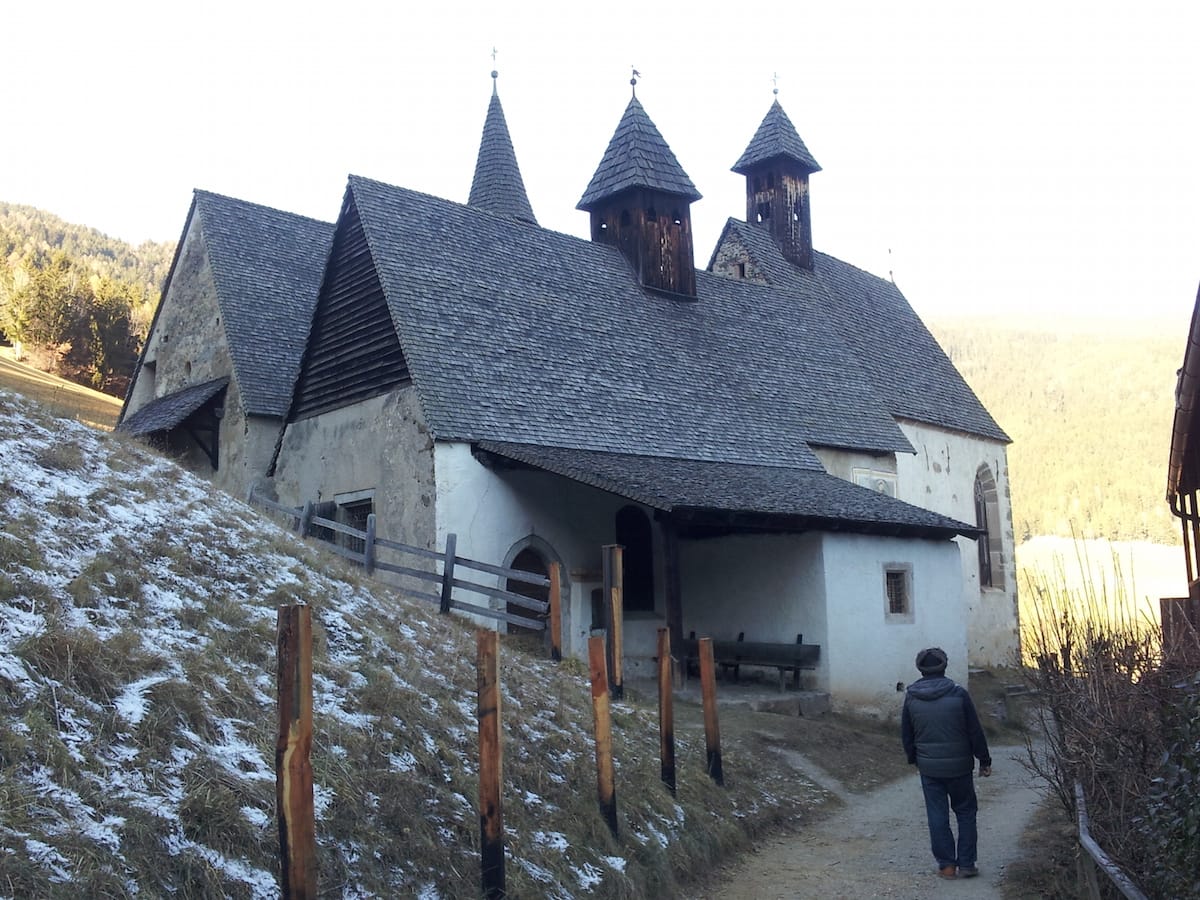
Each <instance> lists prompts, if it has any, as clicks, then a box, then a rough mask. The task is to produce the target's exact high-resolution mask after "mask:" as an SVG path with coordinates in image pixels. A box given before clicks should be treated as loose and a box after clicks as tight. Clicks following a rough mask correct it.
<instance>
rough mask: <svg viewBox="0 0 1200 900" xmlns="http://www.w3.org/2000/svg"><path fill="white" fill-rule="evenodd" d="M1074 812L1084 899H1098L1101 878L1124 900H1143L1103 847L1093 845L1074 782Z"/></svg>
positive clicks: (1079, 787)
mask: <svg viewBox="0 0 1200 900" xmlns="http://www.w3.org/2000/svg"><path fill="white" fill-rule="evenodd" d="M1075 813H1076V816H1077V819H1078V826H1079V846H1080V847H1081V848H1082V849H1083V851H1084V852H1083V853H1081V854H1079V868H1080V871H1081V874H1082V876H1083V883H1084V886H1085V889H1086V890H1087V896H1088V900H1101V898H1102V897H1103V896H1104V895H1103V894H1102V893H1101V892H1100V881H1099V876H1100V875H1104V877H1105V878H1106V879H1108V881H1110V882H1111V883H1112V884H1113V886H1114V887H1116V889H1117V890H1118V891H1120V892H1121V896H1122V897H1125V898H1126V900H1147V898H1146V895H1145V894H1143V893H1142V892H1141V891H1140V890H1138V887H1137V885H1135V884H1134V883H1133V880H1132V879H1131V878H1130V877H1129V876H1128V875H1126V874H1125V873H1124V872H1123V871H1121V869H1120V868H1119V867H1118V866H1117V864H1116V863H1114V862H1113V861H1112V858H1111V857H1109V855H1108V854H1107V853H1105V852H1104V848H1103V847H1101V846H1100V845H1099V844H1097V843H1096V840H1095V838H1093V837H1092V834H1091V831H1090V830H1089V828H1088V814H1087V804H1086V802H1085V801H1084V799H1083V785H1082V784H1080V783H1079V782H1078V781H1077V782H1075Z"/></svg>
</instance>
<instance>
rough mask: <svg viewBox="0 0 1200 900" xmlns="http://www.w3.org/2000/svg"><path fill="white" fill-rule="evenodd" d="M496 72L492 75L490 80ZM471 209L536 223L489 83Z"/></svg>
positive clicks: (502, 115) (502, 111) (510, 139)
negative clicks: (484, 210) (489, 92)
mask: <svg viewBox="0 0 1200 900" xmlns="http://www.w3.org/2000/svg"><path fill="white" fill-rule="evenodd" d="M495 77H496V73H495V72H493V73H492V78H493V79H494V78H495ZM467 203H468V204H469V205H470V206H475V207H478V208H479V209H486V210H487V211H488V212H493V213H498V214H500V215H504V216H513V217H514V218H517V219H524V220H525V221H526V222H533V223H534V224H537V219H536V218H534V215H533V207H531V206H530V205H529V197H528V196H527V195H526V194H525V182H524V181H523V180H522V178H521V169H520V168H519V167H518V166H517V154H516V151H515V150H513V143H512V138H511V137H509V134H508V123H507V122H505V120H504V110H503V108H501V106H500V95H499V93H498V92H497V91H496V86H495V82H494V81H493V84H492V99H491V102H490V103H489V104H488V111H487V118H486V119H485V120H484V123H483V138H482V140H480V142H479V157H478V159H476V161H475V178H474V180H473V181H472V182H471V196H470V199H468V200H467Z"/></svg>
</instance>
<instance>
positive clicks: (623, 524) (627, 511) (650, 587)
mask: <svg viewBox="0 0 1200 900" xmlns="http://www.w3.org/2000/svg"><path fill="white" fill-rule="evenodd" d="M616 524H617V543H618V544H620V545H621V546H622V547H624V548H625V550H624V563H625V565H624V569H625V571H624V585H625V609H626V610H628V611H631V612H653V611H654V542H653V538H652V532H651V528H650V518H649V517H648V516H647V515H646V514H645V513H644V512H642V511H641V510H640V509H638V508H637V507H636V506H625V507H622V508H621V509H620V510H619V511H618V512H617V523H616Z"/></svg>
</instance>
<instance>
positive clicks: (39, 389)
mask: <svg viewBox="0 0 1200 900" xmlns="http://www.w3.org/2000/svg"><path fill="white" fill-rule="evenodd" d="M5 349H7V348H0V352H2V351H3V350H5ZM0 388H8V389H9V390H11V391H14V392H16V393H18V394H23V395H24V396H26V397H31V398H33V399H34V400H37V401H38V402H39V403H41V404H42V405H43V406H44V407H46V408H47V409H48V410H50V411H51V412H53V413H54V414H55V415H58V416H65V417H67V418H71V419H78V420H79V421H80V422H84V423H86V424H88V425H93V426H95V427H96V428H103V429H105V430H106V431H108V430H112V429H113V428H115V427H116V424H117V416H119V415H120V414H121V401H120V400H118V399H117V398H116V397H112V396H110V395H108V394H102V393H100V391H93V390H92V389H91V388H86V387H83V385H79V384H75V382H73V381H67V380H66V379H65V378H59V377H58V376H57V375H51V374H49V373H47V372H43V371H41V370H40V369H35V368H33V367H32V366H27V365H25V364H24V363H19V362H14V361H13V360H11V359H9V358H8V357H7V356H4V355H0Z"/></svg>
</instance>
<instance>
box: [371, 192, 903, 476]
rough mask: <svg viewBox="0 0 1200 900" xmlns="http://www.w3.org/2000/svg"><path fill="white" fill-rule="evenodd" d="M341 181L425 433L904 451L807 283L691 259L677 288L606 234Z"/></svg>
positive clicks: (803, 459)
mask: <svg viewBox="0 0 1200 900" xmlns="http://www.w3.org/2000/svg"><path fill="white" fill-rule="evenodd" d="M348 191H349V194H350V195H352V197H353V201H354V207H355V209H356V210H357V214H358V215H359V216H360V217H361V220H362V225H363V230H364V233H365V235H366V239H367V243H368V245H369V247H370V252H371V256H372V260H373V263H374V266H375V269H376V271H377V273H378V275H379V279H380V283H381V285H382V288H383V292H384V295H385V297H386V300H387V304H388V306H389V308H390V310H391V314H392V319H393V321H394V323H395V326H396V331H397V334H398V335H399V337H400V343H401V346H402V347H403V350H404V354H405V358H406V359H407V361H408V366H409V369H410V372H411V375H412V379H413V382H414V384H415V385H416V388H417V392H418V395H419V396H420V398H421V405H422V409H423V410H424V413H425V416H426V419H427V422H428V424H429V426H430V428H431V429H432V430H433V432H434V435H435V436H436V437H437V438H439V439H442V440H470V441H475V440H494V441H504V442H510V443H523V444H540V445H550V446H561V447H571V448H576V449H585V450H598V451H606V452H611V453H627V454H633V455H651V456H663V457H674V458H687V459H700V460H713V461H726V462H740V463H748V464H761V465H775V466H792V467H797V468H805V469H810V470H814V471H817V470H820V469H821V465H820V463H819V461H818V460H817V458H816V456H815V454H814V453H813V452H812V450H811V449H810V445H812V444H819V445H826V446H836V447H844V448H848V449H858V450H863V451H867V452H879V453H888V452H911V450H912V447H911V445H910V444H909V443H908V441H907V439H906V438H905V437H904V435H903V433H902V432H901V430H900V428H899V426H898V425H897V424H896V422H895V421H894V420H893V418H892V417H891V415H890V414H889V413H888V411H887V410H886V409H885V407H884V406H883V404H882V403H881V402H880V400H879V398H878V397H877V396H876V392H875V388H874V386H873V384H872V383H871V382H870V381H869V380H868V379H867V377H866V376H865V375H864V373H863V372H862V369H861V367H860V366H859V365H858V364H857V362H856V361H855V359H854V357H853V356H852V355H851V354H850V353H849V351H848V349H847V348H846V346H845V344H844V343H843V342H842V341H841V340H840V339H839V337H838V335H837V333H836V331H835V330H834V329H833V328H832V327H831V326H830V323H829V322H828V320H827V318H826V317H825V315H823V314H822V312H821V309H820V307H819V305H818V301H819V300H820V293H819V291H820V285H817V284H811V285H803V286H802V287H801V288H800V289H799V290H797V291H791V292H786V293H785V292H783V291H778V290H775V289H773V288H771V287H767V286H762V285H756V284H751V283H749V282H738V281H733V280H730V279H726V278H719V277H717V276H714V275H710V274H707V273H704V272H698V273H697V295H698V296H697V300H698V302H680V301H678V300H673V299H670V298H669V297H665V296H663V295H660V294H656V293H654V292H652V291H648V290H646V289H644V288H642V287H641V286H640V285H639V284H638V282H637V280H636V278H634V277H632V274H631V272H630V269H629V266H628V263H627V262H626V260H625V258H624V257H623V256H622V255H621V253H620V251H619V250H617V249H616V248H613V247H610V246H606V245H601V244H596V243H591V242H589V241H585V240H581V239H579V238H576V237H572V236H569V235H564V234H559V233H557V232H553V231H548V230H546V229H543V228H538V227H536V226H532V225H525V224H522V223H514V222H512V221H511V220H507V219H502V218H500V217H497V216H492V215H489V214H487V213H483V212H480V211H478V210H475V209H472V208H471V207H469V206H463V205H461V204H456V203H451V202H449V201H446V200H441V199H439V198H436V197H431V196H429V195H426V194H419V193H417V192H414V191H409V190H406V189H403V188H398V187H393V186H390V185H386V184H382V183H380V182H377V181H371V180H368V179H364V178H359V177H351V179H350V185H349V189H348Z"/></svg>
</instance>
